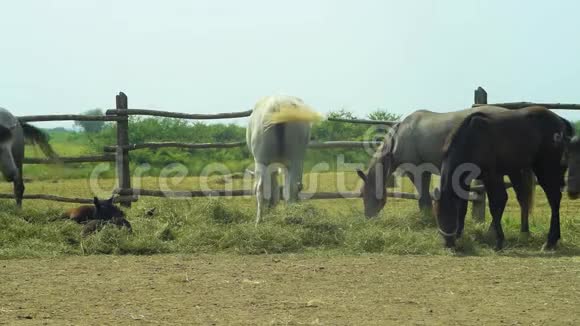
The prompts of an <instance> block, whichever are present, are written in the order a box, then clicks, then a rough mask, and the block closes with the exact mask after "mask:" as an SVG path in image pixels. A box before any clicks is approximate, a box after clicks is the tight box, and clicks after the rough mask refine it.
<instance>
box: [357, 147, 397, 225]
mask: <svg viewBox="0 0 580 326" xmlns="http://www.w3.org/2000/svg"><path fill="white" fill-rule="evenodd" d="M392 160H393V154H392V153H386V154H384V156H383V157H382V158H380V159H373V160H372V161H371V163H370V167H369V171H368V173H367V174H365V173H364V172H363V171H361V170H360V169H357V170H356V173H357V174H358V176H359V177H360V178H361V179H362V180H363V186H362V188H361V190H360V193H361V197H362V198H363V203H364V211H365V216H366V217H375V216H377V215H378V214H379V212H380V211H381V210H382V209H383V207H385V204H386V203H387V189H386V187H387V184H386V183H387V182H388V181H389V180H390V181H393V180H391V179H390V178H389V177H390V174H391V166H392ZM388 179H389V180H388Z"/></svg>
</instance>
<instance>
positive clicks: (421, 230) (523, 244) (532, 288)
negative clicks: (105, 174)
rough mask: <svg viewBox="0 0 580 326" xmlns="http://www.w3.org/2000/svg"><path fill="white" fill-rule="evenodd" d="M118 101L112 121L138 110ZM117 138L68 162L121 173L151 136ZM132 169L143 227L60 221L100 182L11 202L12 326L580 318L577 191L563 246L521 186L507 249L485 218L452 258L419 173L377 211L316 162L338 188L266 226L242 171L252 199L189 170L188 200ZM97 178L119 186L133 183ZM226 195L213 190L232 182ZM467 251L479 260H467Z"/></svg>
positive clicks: (564, 211) (6, 288)
mask: <svg viewBox="0 0 580 326" xmlns="http://www.w3.org/2000/svg"><path fill="white" fill-rule="evenodd" d="M477 94H482V93H481V91H479V92H477ZM480 96H481V95H480ZM121 97H123V96H122V95H121ZM476 101H477V100H476ZM507 105H508V104H506V106H507ZM510 105H511V104H510ZM513 105H514V106H515V107H520V106H525V105H526V104H522V103H519V104H513ZM119 110H122V109H119ZM115 111H118V110H117V109H116V110H115ZM141 112H143V111H141ZM114 113H115V114H116V115H108V116H106V117H99V118H98V119H107V120H110V121H113V122H114V123H119V122H123V121H119V120H123V119H126V117H120V116H119V115H118V114H117V113H116V112H114ZM35 118H41V119H45V120H47V119H53V118H55V117H54V116H45V117H35ZM57 118H61V119H62V118H64V119H72V120H75V119H85V118H86V117H85V118H81V116H60V117H57ZM90 118H93V117H88V119H90ZM25 119H33V118H28V117H27V118H25ZM363 122H366V121H363ZM336 123H348V122H343V121H340V122H336ZM329 144H330V145H318V146H337V144H340V145H341V146H349V147H352V146H354V147H356V148H362V145H361V143H360V142H348V140H347V141H343V142H341V143H329ZM117 145H119V144H117ZM117 145H115V146H113V147H109V148H107V149H108V151H106V152H104V153H103V154H102V155H99V156H95V155H91V156H90V157H86V156H85V157H74V158H73V157H68V158H64V159H63V161H64V162H65V163H66V162H93V161H96V162H117V163H116V164H117V166H118V167H119V168H120V169H122V168H123V166H122V165H120V163H121V162H120V160H118V158H119V157H125V158H127V157H128V156H127V153H128V152H129V151H130V150H131V149H132V148H137V147H143V146H145V147H146V145H142V144H141V145H140V144H137V145H135V146H132V144H131V143H130V140H129V141H128V142H127V144H125V145H122V146H123V147H120V148H122V149H123V150H120V149H119V148H118V147H117ZM151 145H152V146H153V147H156V146H157V147H158V148H159V146H161V147H162V146H183V147H184V148H188V147H189V146H200V147H211V146H212V144H202V145H200V144H175V143H170V144H151ZM218 146H221V145H218ZM227 146H234V145H227ZM235 146H244V144H243V143H236V144H235ZM135 150H137V149H135ZM361 150H362V149H361ZM28 163H32V164H39V163H42V164H44V163H50V162H47V161H46V160H44V159H28ZM121 171H122V170H121ZM129 172H132V171H129ZM127 175H129V174H127ZM344 178H345V180H346V181H345V183H346V184H347V185H348V186H349V189H356V183H357V182H358V177H357V176H356V174H355V173H345V175H344ZM129 181H131V183H129V184H125V186H126V188H125V191H127V190H131V195H122V196H119V197H118V198H117V200H119V201H121V202H122V203H126V204H129V203H130V204H131V208H130V209H128V210H127V215H128V219H129V220H130V221H131V223H132V224H133V228H134V231H133V233H132V234H129V233H127V231H125V230H120V229H116V228H114V227H111V228H105V229H103V230H102V231H100V232H98V233H97V234H95V235H93V236H90V237H87V238H82V237H81V236H80V232H79V231H80V229H79V226H78V225H77V224H76V223H72V222H70V221H64V220H62V219H60V214H61V213H62V210H63V206H64V205H68V204H63V203H62V202H70V203H71V204H73V203H77V202H83V203H84V202H90V201H91V200H90V199H89V198H91V197H92V196H93V193H91V191H90V189H89V187H88V180H83V179H77V180H49V181H37V180H33V181H32V182H30V183H28V184H27V191H28V193H29V195H27V197H25V199H26V198H28V199H31V198H39V199H40V198H44V199H56V200H58V201H49V202H47V201H43V200H34V201H33V200H28V201H26V200H25V203H24V209H23V210H22V211H17V210H15V208H14V204H13V202H12V200H3V201H2V202H0V207H1V208H2V209H1V211H0V259H4V261H3V263H2V266H3V267H2V268H3V270H2V275H3V277H4V282H2V285H0V294H1V295H0V297H2V298H3V299H0V323H2V322H8V323H11V324H12V323H19V322H21V323H40V322H46V323H71V322H72V323H78V324H87V323H90V324H95V323H123V322H124V323H136V322H151V323H189V324H191V323H199V324H211V323H217V324H222V323H224V324H235V323H242V324H255V323H257V324H267V323H268V324H293V323H302V324H326V323H329V324H348V323H350V324H352V323H373V322H376V321H377V320H381V321H388V322H391V323H398V324H407V323H417V324H426V323H442V324H454V323H455V324H470V323H471V324H479V323H487V324H499V323H510V324H518V323H519V324H533V323H537V324H546V323H547V324H550V323H557V322H561V323H568V324H571V325H572V324H575V323H576V322H577V319H578V317H577V316H576V315H575V313H574V311H575V308H574V307H576V306H577V305H578V304H579V302H578V298H579V297H578V295H577V294H578V289H577V288H576V286H575V284H576V283H575V280H577V279H578V277H580V274H579V273H580V271H579V270H578V268H577V266H578V258H577V256H578V255H579V254H580V237H579V235H580V219H579V218H578V215H577V212H578V210H579V209H580V202H578V201H571V200H567V199H564V200H563V202H562V208H561V215H562V242H561V244H560V248H559V249H558V250H557V251H556V252H555V253H543V252H540V250H539V249H540V247H541V245H542V243H543V242H544V240H545V234H546V232H547V229H548V227H549V222H548V216H549V207H548V205H547V203H546V200H545V198H544V196H543V193H542V192H541V191H538V192H537V194H536V196H537V200H536V208H535V211H534V213H533V215H532V217H531V219H530V222H531V225H530V226H531V237H530V238H529V239H522V238H520V235H519V208H518V205H517V202H516V201H515V199H514V198H515V196H514V194H513V192H512V191H510V202H509V204H508V206H507V207H506V211H505V213H504V222H503V223H504V225H505V232H506V239H507V242H508V243H507V246H506V248H505V249H504V250H503V251H502V252H501V253H495V252H494V251H493V249H492V247H493V240H492V239H490V238H489V236H488V235H487V225H486V224H485V223H477V222H475V221H474V220H471V219H470V220H469V221H467V226H466V234H465V236H464V238H463V239H461V241H460V243H459V245H460V248H461V250H460V251H459V253H457V254H453V253H450V252H448V251H446V250H444V249H443V248H442V246H441V240H440V237H439V235H438V234H437V232H436V231H435V221H434V220H433V219H430V218H428V217H425V216H422V215H421V214H419V212H418V210H417V204H416V202H415V200H408V199H405V198H414V197H415V194H414V190H413V188H412V186H411V185H410V184H405V185H403V187H402V188H404V190H405V191H404V192H403V194H408V195H401V197H403V198H390V199H389V202H388V203H387V206H386V207H385V209H384V211H383V212H382V213H381V214H380V216H379V218H377V219H374V220H366V219H364V217H363V216H362V201H361V200H359V199H356V198H351V199H344V198H342V197H338V198H334V197H337V194H338V191H339V190H340V189H337V187H336V173H335V172H328V173H321V174H319V175H317V176H312V175H310V174H309V175H307V176H306V177H305V182H306V186H308V183H309V182H313V181H316V182H318V183H319V184H320V187H319V190H320V194H318V195H317V196H319V197H323V196H328V197H331V198H330V199H326V200H317V201H304V202H303V203H302V204H300V205H296V206H288V207H286V206H285V205H280V207H278V208H277V209H275V210H274V211H272V212H271V213H270V214H269V215H268V216H266V218H265V221H264V223H263V224H261V225H260V226H259V227H257V228H256V227H255V226H254V224H253V217H254V214H255V202H254V200H253V199H252V198H251V197H250V196H248V195H249V194H248V192H247V191H245V190H246V189H245V188H244V187H243V184H242V181H241V180H240V179H233V180H231V187H232V189H239V190H240V192H239V194H243V195H245V196H233V197H227V198H226V197H221V198H206V196H207V195H208V192H207V191H203V189H201V188H200V184H201V183H202V182H207V183H208V184H209V185H210V186H211V188H212V189H223V188H224V184H223V182H222V180H221V179H220V178H209V179H208V180H202V178H200V177H187V178H185V179H184V180H180V182H179V184H177V185H176V188H180V189H187V190H178V191H176V192H174V193H169V194H170V195H177V196H181V197H178V198H174V199H168V198H163V197H157V196H151V197H150V196H145V195H144V194H146V193H147V192H145V191H144V192H142V193H141V194H140V195H141V197H140V198H136V196H135V195H139V192H138V191H135V189H133V187H134V188H136V189H145V190H149V191H151V192H150V194H154V195H161V194H162V192H161V191H160V190H158V188H159V185H160V184H159V183H160V180H158V178H154V177H143V178H135V179H130V180H129ZM99 182H100V183H101V185H102V187H103V188H104V189H113V188H114V187H115V183H118V184H122V182H123V180H119V179H116V180H114V179H103V180H100V181H99ZM167 182H168V183H171V182H172V180H167ZM10 189H11V185H10V184H7V183H3V184H2V185H0V191H1V192H3V193H8V192H9V191H10ZM476 190H479V191H481V188H479V189H478V188H476ZM220 191H222V192H220ZM220 191H216V192H213V193H210V194H211V195H213V197H216V196H215V195H220V194H222V193H225V190H220ZM126 193H128V192H126ZM126 193H125V194H126ZM30 194H31V195H30ZM107 194H108V193H107ZM163 195H164V196H165V194H163ZM196 196H199V197H196ZM357 196H358V194H357V193H356V191H352V197H357ZM477 196H478V200H480V201H481V205H483V207H480V210H479V212H478V211H477V205H474V206H475V208H472V211H473V212H475V213H476V214H482V213H483V211H484V209H485V206H484V205H485V203H484V202H483V201H482V199H483V198H482V197H479V196H481V194H477ZM4 197H11V196H10V195H4ZM192 197H193V198H192ZM136 199H139V200H137V201H135V200H136ZM180 199H181V200H180ZM476 203H477V202H476ZM152 209H155V211H154V213H151V214H150V212H151V211H152ZM192 254H193V255H192ZM118 255H122V256H118ZM150 255H153V256H150ZM401 255H402V256H401ZM463 255H466V256H475V257H462V258H458V257H457V256H460V257H461V256H463ZM479 256H483V257H479ZM54 257H58V258H57V259H55V258H54ZM22 258H25V259H22ZM30 258H35V259H30ZM79 289H82V290H81V291H80V292H79ZM77 292H78V293H79V294H78V295H75V298H74V300H71V297H70V295H71V293H77ZM33 294H34V295H33ZM79 311H80V312H79ZM474 321H477V322H474Z"/></svg>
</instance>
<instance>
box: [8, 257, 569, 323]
mask: <svg viewBox="0 0 580 326" xmlns="http://www.w3.org/2000/svg"><path fill="white" fill-rule="evenodd" d="M579 323H580V258H577V257H573V258H568V257H559V258H556V257H549V256H541V255H540V256H539V257H502V256H497V257H483V258H479V257H416V256H380V255H371V256H355V257H330V256H329V257H312V256H304V255H292V256H289V255H281V256H269V255H268V256H266V255H264V256H236V255H211V256H210V255H207V256H204V255H202V256H175V255H171V256H143V257H134V256H89V257H64V258H54V259H26V260H4V261H0V324H10V325H14V324H16V325H18V324H34V325H38V324H51V325H52V324H55V325H69V324H70V325H73V324H74V325H79V324H100V325H112V324H116V325H117V324H129V325H131V324H135V325H137V324H189V325H191V324H195V325H230V324H259V325H266V324H268V325H302V324H308V325H312V324H314V325H318V324H324V325H344V324H358V325H363V324H365V325H371V324H381V325H385V324H393V325H395V324H396V325H502V324H505V325H520V324H521V325H534V324H535V325H578V324H579Z"/></svg>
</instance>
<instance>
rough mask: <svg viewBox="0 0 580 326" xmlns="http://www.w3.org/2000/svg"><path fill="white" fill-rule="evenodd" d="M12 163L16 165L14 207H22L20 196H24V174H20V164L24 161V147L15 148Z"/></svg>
mask: <svg viewBox="0 0 580 326" xmlns="http://www.w3.org/2000/svg"><path fill="white" fill-rule="evenodd" d="M13 157H14V163H15V165H16V173H17V175H15V176H14V181H13V184H14V198H15V199H16V207H17V208H22V198H23V197H24V189H25V187H24V176H23V174H22V165H23V161H24V149H23V148H22V149H20V150H16V151H14V153H13Z"/></svg>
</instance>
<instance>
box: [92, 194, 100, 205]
mask: <svg viewBox="0 0 580 326" xmlns="http://www.w3.org/2000/svg"><path fill="white" fill-rule="evenodd" d="M93 204H95V206H97V207H99V198H97V197H96V196H95V197H93Z"/></svg>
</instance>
